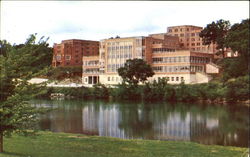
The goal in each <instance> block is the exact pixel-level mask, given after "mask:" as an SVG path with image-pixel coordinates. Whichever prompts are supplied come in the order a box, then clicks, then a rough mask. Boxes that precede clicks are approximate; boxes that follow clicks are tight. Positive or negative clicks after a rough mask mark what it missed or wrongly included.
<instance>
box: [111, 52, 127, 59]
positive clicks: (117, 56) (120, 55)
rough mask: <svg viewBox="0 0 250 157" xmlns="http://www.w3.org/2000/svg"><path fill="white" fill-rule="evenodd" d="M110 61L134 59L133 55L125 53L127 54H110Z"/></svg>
mask: <svg viewBox="0 0 250 157" xmlns="http://www.w3.org/2000/svg"><path fill="white" fill-rule="evenodd" d="M107 57H108V59H111V58H112V59H115V58H129V59H131V58H132V54H131V53H125V54H108V56H107Z"/></svg>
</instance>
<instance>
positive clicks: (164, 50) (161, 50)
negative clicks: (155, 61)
mask: <svg viewBox="0 0 250 157" xmlns="http://www.w3.org/2000/svg"><path fill="white" fill-rule="evenodd" d="M169 52H175V49H169V48H153V53H169Z"/></svg>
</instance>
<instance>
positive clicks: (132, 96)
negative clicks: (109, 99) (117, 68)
mask: <svg viewBox="0 0 250 157" xmlns="http://www.w3.org/2000/svg"><path fill="white" fill-rule="evenodd" d="M112 96H113V97H114V98H115V99H120V100H141V87H140V86H133V85H128V84H125V83H122V84H119V85H118V86H117V88H114V89H112Z"/></svg>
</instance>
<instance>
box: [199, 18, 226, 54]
mask: <svg viewBox="0 0 250 157" xmlns="http://www.w3.org/2000/svg"><path fill="white" fill-rule="evenodd" d="M229 29H230V22H229V21H225V20H222V19H221V20H218V21H216V22H214V21H213V22H212V23H210V24H208V25H207V26H206V27H205V28H204V29H203V30H202V31H201V33H200V37H201V38H202V41H203V44H205V45H210V44H211V43H213V44H216V45H217V47H216V49H217V50H219V53H218V54H222V56H223V58H224V48H226V43H225V38H226V36H227V33H228V31H229Z"/></svg>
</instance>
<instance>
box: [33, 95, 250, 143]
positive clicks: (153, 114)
mask: <svg viewBox="0 0 250 157" xmlns="http://www.w3.org/2000/svg"><path fill="white" fill-rule="evenodd" d="M32 102H33V103H34V104H36V105H37V106H46V107H48V108H52V109H53V110H52V111H50V112H48V113H47V114H45V115H43V116H42V117H41V120H40V123H39V127H40V129H42V130H50V131H53V132H67V133H80V134H89V135H98V136H112V137H118V138H125V139H158V140H175V141H193V142H197V143H202V144H216V145H227V146H228V145H230V146H240V147H248V136H249V134H248V132H249V130H248V129H249V112H248V108H247V107H243V106H239V105H234V107H232V106H231V107H230V106H221V105H220V106H219V105H197V104H160V103H148V104H145V103H131V102H104V101H81V100H33V101H32Z"/></svg>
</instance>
